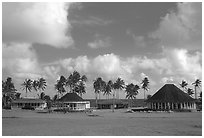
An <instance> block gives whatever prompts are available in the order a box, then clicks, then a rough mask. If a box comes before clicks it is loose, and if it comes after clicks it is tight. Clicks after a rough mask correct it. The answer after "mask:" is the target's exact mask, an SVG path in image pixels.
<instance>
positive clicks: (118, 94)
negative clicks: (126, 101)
mask: <svg viewBox="0 0 204 138" xmlns="http://www.w3.org/2000/svg"><path fill="white" fill-rule="evenodd" d="M118 99H120V90H118Z"/></svg>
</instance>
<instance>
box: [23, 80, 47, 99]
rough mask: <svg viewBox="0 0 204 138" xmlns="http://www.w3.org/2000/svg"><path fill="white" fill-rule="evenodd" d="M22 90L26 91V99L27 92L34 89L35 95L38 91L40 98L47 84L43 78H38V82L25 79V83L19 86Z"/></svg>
mask: <svg viewBox="0 0 204 138" xmlns="http://www.w3.org/2000/svg"><path fill="white" fill-rule="evenodd" d="M21 86H22V89H23V90H25V91H26V97H27V93H28V91H29V92H31V90H32V89H34V90H35V91H36V92H37V93H38V91H40V94H38V96H39V98H40V97H42V92H43V91H44V90H45V89H46V87H47V83H46V80H45V79H44V78H40V79H38V80H31V79H25V81H24V82H23V83H22V84H21Z"/></svg>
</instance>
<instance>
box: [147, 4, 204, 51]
mask: <svg viewBox="0 0 204 138" xmlns="http://www.w3.org/2000/svg"><path fill="white" fill-rule="evenodd" d="M150 37H151V38H155V39H159V40H160V41H161V43H162V44H163V45H164V46H168V47H174V48H175V47H180V48H181V47H183V48H184V47H185V48H186V49H200V48H201V46H202V3H198V2H193V3H178V4H177V10H176V11H171V12H170V13H168V14H166V16H165V17H163V18H162V19H161V22H160V24H159V28H158V29H157V30H156V31H154V32H152V33H150Z"/></svg>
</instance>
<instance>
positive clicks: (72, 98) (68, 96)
mask: <svg viewBox="0 0 204 138" xmlns="http://www.w3.org/2000/svg"><path fill="white" fill-rule="evenodd" d="M59 101H64V102H65V101H84V99H82V98H81V97H80V96H78V95H77V94H76V93H67V94H65V95H64V96H63V97H61V98H60V99H59Z"/></svg>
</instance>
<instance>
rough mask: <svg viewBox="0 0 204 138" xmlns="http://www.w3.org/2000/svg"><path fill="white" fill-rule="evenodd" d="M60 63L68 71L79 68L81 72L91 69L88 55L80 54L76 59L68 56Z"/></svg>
mask: <svg viewBox="0 0 204 138" xmlns="http://www.w3.org/2000/svg"><path fill="white" fill-rule="evenodd" d="M59 63H60V65H61V66H62V67H63V68H64V69H66V70H67V71H68V72H73V71H74V70H77V71H79V72H85V73H86V72H88V71H89V69H90V66H91V64H90V60H89V59H88V58H87V56H79V57H77V58H76V59H73V58H67V59H63V60H60V61H59Z"/></svg>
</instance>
